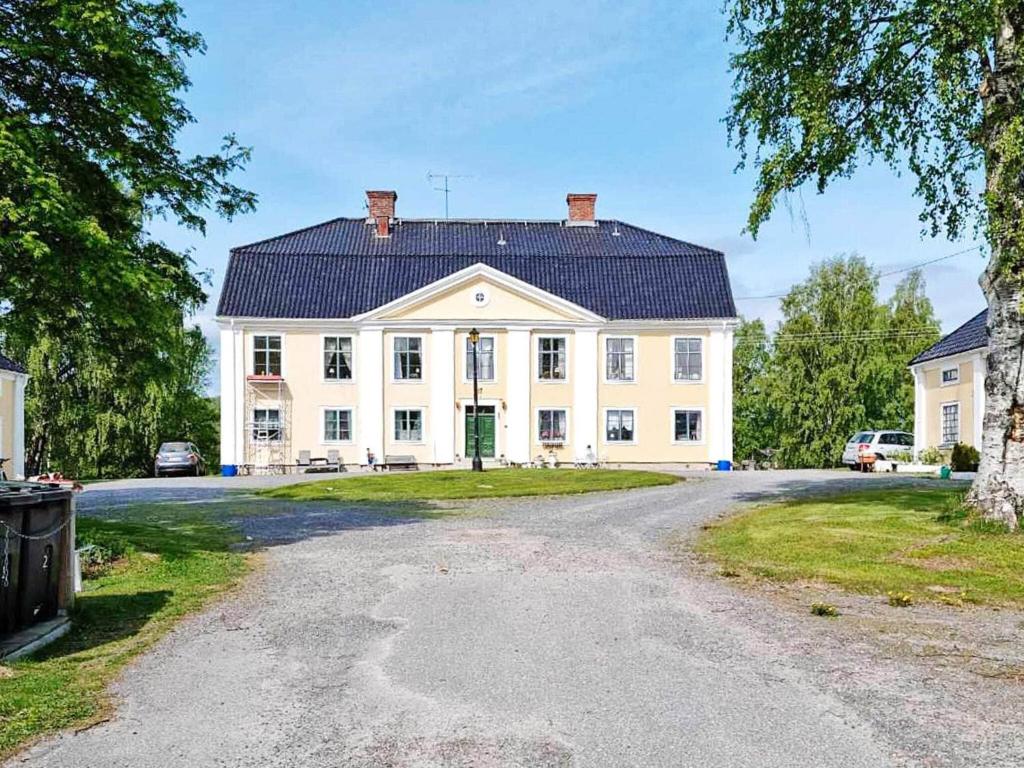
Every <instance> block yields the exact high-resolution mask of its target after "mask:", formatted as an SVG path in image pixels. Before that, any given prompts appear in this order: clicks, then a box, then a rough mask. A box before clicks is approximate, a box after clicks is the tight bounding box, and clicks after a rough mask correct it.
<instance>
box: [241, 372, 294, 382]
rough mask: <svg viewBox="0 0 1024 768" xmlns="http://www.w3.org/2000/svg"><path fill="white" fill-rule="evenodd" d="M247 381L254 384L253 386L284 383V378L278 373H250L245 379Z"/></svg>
mask: <svg viewBox="0 0 1024 768" xmlns="http://www.w3.org/2000/svg"><path fill="white" fill-rule="evenodd" d="M245 380H246V381H249V382H252V383H253V384H262V383H265V382H266V383H276V382H278V381H284V376H281V375H280V374H276V373H250V374H249V375H248V376H246V377H245Z"/></svg>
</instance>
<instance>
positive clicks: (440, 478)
mask: <svg viewBox="0 0 1024 768" xmlns="http://www.w3.org/2000/svg"><path fill="white" fill-rule="evenodd" d="M679 480H680V478H678V477H676V476H675V475H667V474H664V473H660V472H635V471H627V470H618V469H614V470H613V469H492V470H488V471H486V472H483V473H479V472H470V471H468V470H450V471H444V472H408V473H390V472H380V473H377V474H367V475H360V476H359V477H350V478H341V479H337V478H335V479H332V480H323V481H320V482H317V483H299V484H297V485H286V486H283V487H280V488H271V489H268V490H265V491H261V495H263V496H266V497H269V498H273V499H293V500H304V501H385V502H401V501H430V500H442V499H485V498H497V497H503V496H546V495H555V494H569V493H588V492H591V491H617V490H621V489H625V488H647V487H650V486H655V485H671V484H672V483H676V482H679Z"/></svg>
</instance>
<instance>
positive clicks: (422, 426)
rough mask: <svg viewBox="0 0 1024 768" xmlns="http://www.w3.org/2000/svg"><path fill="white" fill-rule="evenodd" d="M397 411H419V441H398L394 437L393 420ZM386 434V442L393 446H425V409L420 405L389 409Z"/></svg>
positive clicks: (399, 406)
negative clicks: (389, 415)
mask: <svg viewBox="0 0 1024 768" xmlns="http://www.w3.org/2000/svg"><path fill="white" fill-rule="evenodd" d="M399 411H419V414H420V439H419V440H400V439H399V438H397V437H395V418H396V417H397V416H398V412H399ZM389 429H390V431H389V432H388V441H389V442H391V443H392V444H394V445H426V442H427V409H426V408H424V407H423V406H422V405H396V406H394V407H392V409H391V424H390V427H389Z"/></svg>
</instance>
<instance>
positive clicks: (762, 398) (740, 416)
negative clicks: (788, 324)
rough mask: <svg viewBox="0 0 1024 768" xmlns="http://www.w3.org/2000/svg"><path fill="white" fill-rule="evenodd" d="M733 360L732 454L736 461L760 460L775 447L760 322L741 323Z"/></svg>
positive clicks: (767, 348)
mask: <svg viewBox="0 0 1024 768" xmlns="http://www.w3.org/2000/svg"><path fill="white" fill-rule="evenodd" d="M734 344H735V349H734V350H733V357H732V388H733V395H732V403H733V433H732V434H733V455H734V456H735V457H736V459H737V460H738V461H745V460H747V459H755V460H757V459H761V458H763V456H761V454H759V451H763V450H769V449H774V448H776V447H777V446H778V432H777V431H776V425H775V415H774V409H773V406H772V403H773V401H772V399H771V396H770V392H769V390H768V369H769V365H770V363H771V341H770V339H769V338H768V333H767V331H766V330H765V327H764V321H762V320H750V321H747V320H744V321H742V322H740V326H739V328H737V329H736V334H735V337H734Z"/></svg>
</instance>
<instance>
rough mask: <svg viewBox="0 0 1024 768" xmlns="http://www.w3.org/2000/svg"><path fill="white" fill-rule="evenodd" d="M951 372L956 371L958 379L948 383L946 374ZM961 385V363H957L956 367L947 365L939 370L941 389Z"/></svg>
mask: <svg viewBox="0 0 1024 768" xmlns="http://www.w3.org/2000/svg"><path fill="white" fill-rule="evenodd" d="M949 371H955V372H956V378H954V379H953V380H952V381H946V374H947V373H948V372H949ZM959 383H960V364H959V363H957V364H956V365H945V366H943V367H942V368H940V369H939V386H940V387H955V386H956V385H957V384H959Z"/></svg>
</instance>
